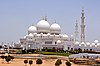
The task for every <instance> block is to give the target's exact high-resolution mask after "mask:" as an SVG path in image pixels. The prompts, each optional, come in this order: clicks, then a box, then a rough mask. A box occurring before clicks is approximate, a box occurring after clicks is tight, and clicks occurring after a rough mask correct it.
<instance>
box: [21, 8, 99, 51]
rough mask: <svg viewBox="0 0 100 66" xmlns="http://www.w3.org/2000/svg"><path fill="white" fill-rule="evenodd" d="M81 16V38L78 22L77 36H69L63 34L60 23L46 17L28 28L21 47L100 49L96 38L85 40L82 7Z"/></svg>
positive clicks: (76, 26) (76, 27)
mask: <svg viewBox="0 0 100 66" xmlns="http://www.w3.org/2000/svg"><path fill="white" fill-rule="evenodd" d="M81 14H82V17H81V25H80V26H81V34H80V40H79V39H78V33H79V32H78V23H77V21H76V25H75V36H73V35H71V36H68V35H67V34H62V32H61V31H62V30H61V27H60V25H59V24H57V23H56V22H55V23H53V24H51V25H50V24H49V22H48V20H47V18H46V17H44V18H43V19H42V20H40V21H39V22H38V23H37V25H31V26H30V27H29V28H28V33H27V35H25V36H24V37H23V38H20V44H21V47H22V48H23V50H24V49H26V50H28V49H39V50H42V49H44V48H50V49H52V48H55V49H60V50H65V51H66V50H70V49H78V48H81V49H82V51H84V50H93V51H100V49H99V47H100V43H98V40H95V41H94V43H89V42H86V41H85V25H84V19H85V17H84V9H82V12H81Z"/></svg>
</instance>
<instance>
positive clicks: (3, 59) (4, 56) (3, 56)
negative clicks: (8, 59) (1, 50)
mask: <svg viewBox="0 0 100 66" xmlns="http://www.w3.org/2000/svg"><path fill="white" fill-rule="evenodd" d="M1 58H2V59H3V61H2V63H4V58H5V56H4V55H2V56H1Z"/></svg>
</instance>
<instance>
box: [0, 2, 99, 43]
mask: <svg viewBox="0 0 100 66" xmlns="http://www.w3.org/2000/svg"><path fill="white" fill-rule="evenodd" d="M82 7H84V10H85V25H86V27H85V33H86V41H90V42H93V41H94V40H95V39H98V40H100V0H0V43H1V42H4V43H8V42H9V43H10V42H12V41H13V42H18V41H19V39H20V38H21V37H23V36H24V35H26V34H27V29H28V27H29V26H31V25H32V24H34V25H36V24H37V23H38V22H39V21H40V20H41V19H42V17H43V16H47V18H48V22H49V23H50V24H52V23H54V22H55V20H56V21H57V23H58V24H59V25H60V26H61V29H62V33H66V34H68V35H71V34H74V32H75V21H76V19H77V20H78V23H79V32H80V23H81V10H82ZM79 35H80V33H79Z"/></svg>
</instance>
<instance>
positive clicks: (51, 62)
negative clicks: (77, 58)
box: [0, 58, 86, 66]
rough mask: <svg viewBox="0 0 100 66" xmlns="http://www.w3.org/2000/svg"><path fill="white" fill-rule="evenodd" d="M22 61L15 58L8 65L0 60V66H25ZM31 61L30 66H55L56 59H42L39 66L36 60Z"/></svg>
mask: <svg viewBox="0 0 100 66" xmlns="http://www.w3.org/2000/svg"><path fill="white" fill-rule="evenodd" d="M24 60H25V59H16V58H15V59H14V60H13V61H10V62H9V63H7V62H6V61H4V63H2V61H3V59H1V58H0V66H25V64H24ZM28 60H30V59H28ZM31 60H33V64H32V65H31V66H55V62H56V60H57V59H42V61H43V63H42V64H41V65H37V64H36V59H31ZM65 62H66V61H65V60H62V64H61V65H60V66H66V65H65ZM27 66H30V65H29V64H27ZM72 66H86V65H76V64H73V63H72Z"/></svg>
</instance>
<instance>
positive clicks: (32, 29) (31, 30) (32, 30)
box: [28, 25, 37, 33]
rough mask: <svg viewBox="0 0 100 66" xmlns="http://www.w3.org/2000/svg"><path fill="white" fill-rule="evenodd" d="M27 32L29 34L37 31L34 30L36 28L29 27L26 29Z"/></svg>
mask: <svg viewBox="0 0 100 66" xmlns="http://www.w3.org/2000/svg"><path fill="white" fill-rule="evenodd" d="M28 32H29V33H36V32H37V29H36V27H35V26H33V25H32V26H30V27H29V28H28Z"/></svg>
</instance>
